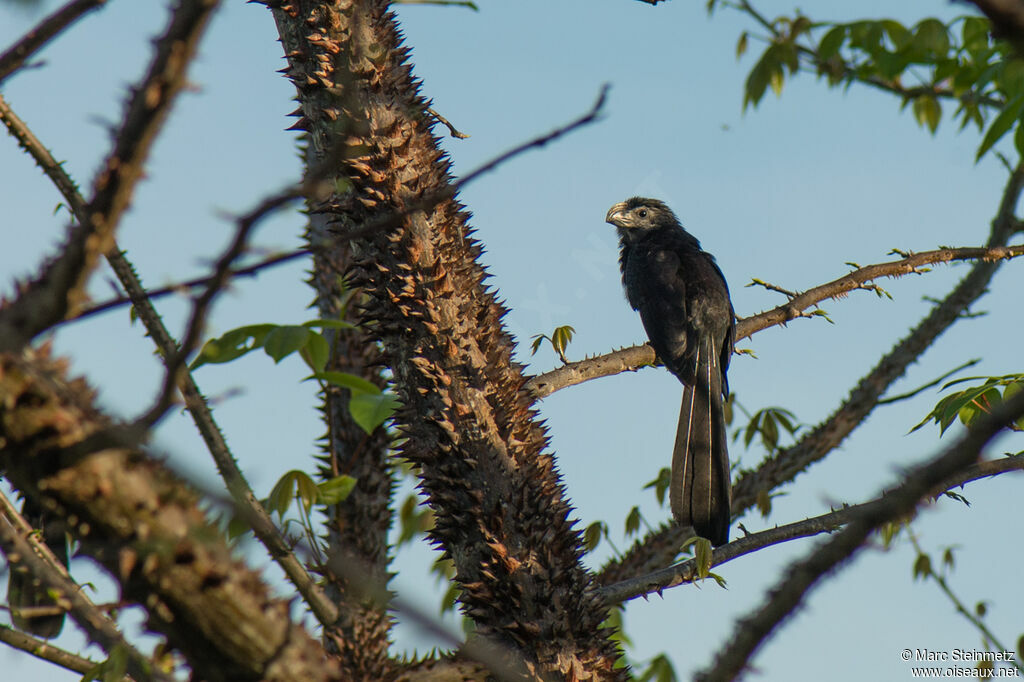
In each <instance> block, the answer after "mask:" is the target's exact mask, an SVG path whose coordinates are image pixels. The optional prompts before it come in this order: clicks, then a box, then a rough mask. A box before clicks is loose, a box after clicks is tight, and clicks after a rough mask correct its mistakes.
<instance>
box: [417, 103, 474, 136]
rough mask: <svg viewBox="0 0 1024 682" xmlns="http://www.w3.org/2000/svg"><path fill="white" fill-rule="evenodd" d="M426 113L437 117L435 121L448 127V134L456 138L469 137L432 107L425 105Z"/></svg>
mask: <svg viewBox="0 0 1024 682" xmlns="http://www.w3.org/2000/svg"><path fill="white" fill-rule="evenodd" d="M427 113H429V114H430V115H431V116H433V117H434V118H436V119H437V122H438V123H440V124H441V125H443V126H444V127H445V128H447V129H448V134H449V135H451V136H452V137H454V138H455V139H457V140H465V139H467V138H468V137H469V135H467V134H466V133H463V132H459V129H458V128H456V127H455V126H454V125H452V122H451V121H449V120H448V119H446V118H445V117H444V116H442V115H441V114H439V113H437V112H436V111H435V110H434V108H433V107H427Z"/></svg>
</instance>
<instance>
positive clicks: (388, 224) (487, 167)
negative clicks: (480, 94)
mask: <svg viewBox="0 0 1024 682" xmlns="http://www.w3.org/2000/svg"><path fill="white" fill-rule="evenodd" d="M609 88H610V86H609V85H607V84H605V85H602V86H601V90H600V92H598V95H597V99H596V100H594V104H593V106H591V107H590V110H589V111H587V112H586V113H584V114H583V115H581V116H579V117H578V118H576V119H574V120H572V121H570V122H569V123H566V124H565V125H562V126H559V127H557V128H555V129H554V130H552V131H551V132H549V133H545V134H543V135H539V136H537V137H535V138H533V139H530V140H527V141H526V142H523V143H522V144H519V145H516V146H515V147H513V148H512V149H509V150H508V151H505V152H503V153H501V154H499V155H498V156H496V157H494V158H493V159H491V160H490V161H488V162H486V163H484V164H483V165H481V166H478V167H476V168H475V169H473V170H472V171H471V172H469V173H467V174H466V175H464V176H463V177H461V178H459V179H458V180H456V181H454V182H449V183H448V184H447V185H445V186H444V187H442V188H441V189H439V190H437V191H435V192H431V193H430V194H426V195H424V196H421V197H418V198H416V199H414V200H412V201H410V202H408V203H406V204H405V205H404V206H403V207H401V208H400V209H394V210H391V211H385V212H384V213H382V214H381V215H378V216H376V217H374V218H371V219H370V220H367V221H366V222H364V223H363V224H361V225H359V226H356V227H354V228H353V229H350V230H344V231H341V230H339V231H337V236H338V237H340V238H342V239H350V240H356V239H365V238H366V237H368V236H370V235H373V234H375V233H377V232H383V231H385V230H389V229H392V228H394V227H398V226H399V225H401V224H402V221H404V220H405V219H406V218H408V217H409V216H411V215H413V214H414V213H417V212H419V211H430V210H431V209H433V208H435V207H436V206H438V205H440V204H441V203H443V202H445V201H448V200H449V199H453V198H455V196H456V195H457V194H458V193H459V190H461V189H462V188H463V187H465V186H466V185H468V184H470V183H471V182H473V181H474V180H476V179H477V178H479V177H480V176H482V175H486V174H487V173H490V172H491V171H493V170H495V169H496V168H498V167H499V166H501V165H502V164H504V163H506V162H508V161H511V160H512V159H514V158H516V157H517V156H520V155H521V154H524V153H526V152H528V151H530V150H533V149H540V148H541V147H544V146H546V145H548V144H550V143H551V142H554V141H555V140H557V139H559V138H560V137H564V136H565V135H568V134H569V133H571V132H573V131H575V130H578V129H579V128H582V127H584V126H587V125H590V124H591V123H595V122H596V121H598V120H599V119H600V117H601V113H602V111H603V110H604V105H605V102H606V100H607V98H608V90H609Z"/></svg>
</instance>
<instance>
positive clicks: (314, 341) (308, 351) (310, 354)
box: [299, 331, 331, 372]
mask: <svg viewBox="0 0 1024 682" xmlns="http://www.w3.org/2000/svg"><path fill="white" fill-rule="evenodd" d="M299 355H301V356H302V359H303V360H305V361H306V364H307V365H309V368H310V369H311V370H313V371H314V372H322V371H324V367H326V366H327V360H328V358H330V355H331V348H330V345H329V344H328V343H327V339H325V338H324V337H323V336H321V335H320V334H318V333H316V332H314V331H310V332H309V337H308V338H307V339H306V345H305V346H303V347H302V348H300V349H299Z"/></svg>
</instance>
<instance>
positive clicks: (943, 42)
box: [914, 18, 949, 57]
mask: <svg viewBox="0 0 1024 682" xmlns="http://www.w3.org/2000/svg"><path fill="white" fill-rule="evenodd" d="M914 47H915V48H917V49H919V50H923V51H925V52H930V53H931V54H932V55H935V56H939V57H943V56H945V55H946V53H947V52H949V32H948V31H947V30H946V25H945V24H943V23H942V22H941V21H939V20H938V19H933V18H929V19H925V20H923V21H921V22H919V23H918V24H917V26H916V27H914Z"/></svg>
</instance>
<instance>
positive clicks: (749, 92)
mask: <svg viewBox="0 0 1024 682" xmlns="http://www.w3.org/2000/svg"><path fill="white" fill-rule="evenodd" d="M782 78H783V74H782V62H781V61H780V54H779V51H778V47H777V46H776V45H770V46H768V49H766V50H765V51H764V54H762V55H761V59H760V60H758V62H757V64H755V65H754V68H752V69H751V70H750V75H748V76H747V83H746V87H745V88H744V94H743V109H744V110H746V108H747V105H748V104H753V105H754V106H755V107H756V106H757V104H758V102H760V101H761V98H762V97H764V93H765V90H767V89H768V84H769V82H771V81H772V80H773V79H775V80H777V81H780V80H781V79H782ZM780 87H781V86H780Z"/></svg>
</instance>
